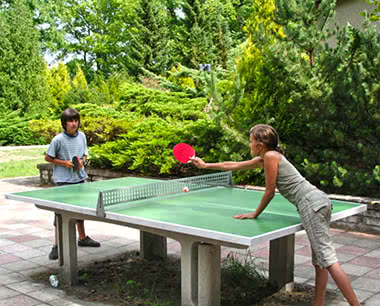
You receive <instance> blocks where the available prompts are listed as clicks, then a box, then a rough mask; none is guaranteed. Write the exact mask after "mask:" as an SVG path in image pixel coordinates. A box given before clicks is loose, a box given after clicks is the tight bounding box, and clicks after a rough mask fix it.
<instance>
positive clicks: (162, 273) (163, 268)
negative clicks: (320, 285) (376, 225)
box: [33, 252, 336, 306]
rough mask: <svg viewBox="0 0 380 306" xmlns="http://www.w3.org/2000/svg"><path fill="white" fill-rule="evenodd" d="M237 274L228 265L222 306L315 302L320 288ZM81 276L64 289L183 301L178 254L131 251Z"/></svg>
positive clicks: (101, 296) (152, 301) (84, 295)
mask: <svg viewBox="0 0 380 306" xmlns="http://www.w3.org/2000/svg"><path fill="white" fill-rule="evenodd" d="M240 268H241V267H240ZM240 268H239V269H240ZM233 269H235V268H233ZM250 273H251V272H248V274H250ZM50 274H57V271H56V270H51V271H49V272H46V273H40V274H36V275H34V276H33V278H34V279H35V280H38V281H40V282H43V283H48V278H49V275H50ZM232 274H235V275H232V276H231V267H229V268H226V266H225V265H223V264H222V290H221V305H222V306H251V305H257V306H280V305H281V306H310V305H312V304H313V296H314V293H313V290H314V288H313V287H311V286H307V285H299V284H296V286H295V289H294V291H292V292H284V291H279V292H278V291H277V290H275V289H274V288H273V287H272V286H271V285H270V284H269V283H268V282H267V281H266V280H264V279H258V280H256V279H252V278H251V277H250V276H249V275H248V274H247V272H246V271H245V272H244V271H237V272H236V271H232ZM247 275H248V276H247ZM58 279H59V275H58ZM79 279H80V284H79V285H78V286H74V287H71V288H70V287H66V288H63V289H64V290H65V292H66V293H67V294H68V295H72V296H75V297H76V298H79V299H82V300H86V301H93V302H96V301H98V302H102V303H103V304H109V305H124V306H177V305H178V306H179V305H181V272H180V260H179V258H176V257H169V258H168V259H167V260H165V261H163V260H156V261H146V260H143V259H141V258H140V257H139V254H138V252H128V253H125V254H123V255H120V256H117V257H114V258H111V259H108V260H104V261H100V262H94V263H92V264H90V265H88V266H86V267H85V268H84V269H81V270H80V271H79ZM326 298H327V300H333V299H334V298H336V293H335V292H332V291H331V292H330V291H329V292H328V293H327V296H326Z"/></svg>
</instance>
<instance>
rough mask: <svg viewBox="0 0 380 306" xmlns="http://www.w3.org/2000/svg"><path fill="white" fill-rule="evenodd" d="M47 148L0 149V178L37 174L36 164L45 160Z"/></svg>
mask: <svg viewBox="0 0 380 306" xmlns="http://www.w3.org/2000/svg"><path fill="white" fill-rule="evenodd" d="M46 150H47V148H46V147H41V148H30V149H15V150H4V151H0V179H4V178H12V177H21V176H38V175H39V174H40V172H39V170H38V169H37V164H39V163H43V162H45V152H46Z"/></svg>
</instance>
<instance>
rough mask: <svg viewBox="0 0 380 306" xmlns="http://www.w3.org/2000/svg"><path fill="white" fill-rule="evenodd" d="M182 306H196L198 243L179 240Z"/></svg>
mask: <svg viewBox="0 0 380 306" xmlns="http://www.w3.org/2000/svg"><path fill="white" fill-rule="evenodd" d="M180 243H181V293H182V297H181V299H182V303H181V305H182V306H194V305H197V304H198V301H197V300H198V244H199V243H198V242H194V241H192V240H185V239H183V240H181V241H180Z"/></svg>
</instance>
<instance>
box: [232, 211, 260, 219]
mask: <svg viewBox="0 0 380 306" xmlns="http://www.w3.org/2000/svg"><path fill="white" fill-rule="evenodd" d="M256 217H257V216H256V212H251V213H247V214H240V215H236V216H234V217H233V218H234V219H256Z"/></svg>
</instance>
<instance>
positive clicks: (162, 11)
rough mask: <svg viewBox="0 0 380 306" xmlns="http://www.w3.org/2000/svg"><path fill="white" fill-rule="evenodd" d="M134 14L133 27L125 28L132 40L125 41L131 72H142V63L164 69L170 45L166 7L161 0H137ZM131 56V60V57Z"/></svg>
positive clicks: (145, 66)
mask: <svg viewBox="0 0 380 306" xmlns="http://www.w3.org/2000/svg"><path fill="white" fill-rule="evenodd" d="M137 3H138V6H137V7H136V10H135V14H134V18H135V20H134V22H135V27H131V28H128V29H127V31H128V32H129V33H130V37H131V40H130V41H129V42H128V53H129V58H130V60H129V62H130V63H131V64H132V65H134V66H135V67H133V66H132V67H130V69H128V70H129V72H130V74H131V75H137V74H140V73H141V69H140V68H141V67H144V68H145V69H147V70H149V71H151V72H154V73H157V74H162V73H164V72H165V71H166V70H167V68H168V65H169V63H170V62H171V61H172V59H170V54H171V50H172V48H173V44H172V40H171V38H170V35H169V34H170V33H169V27H168V15H167V11H166V7H165V6H164V5H163V3H162V1H160V0H140V1H138V2H137ZM132 59H134V60H132Z"/></svg>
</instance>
